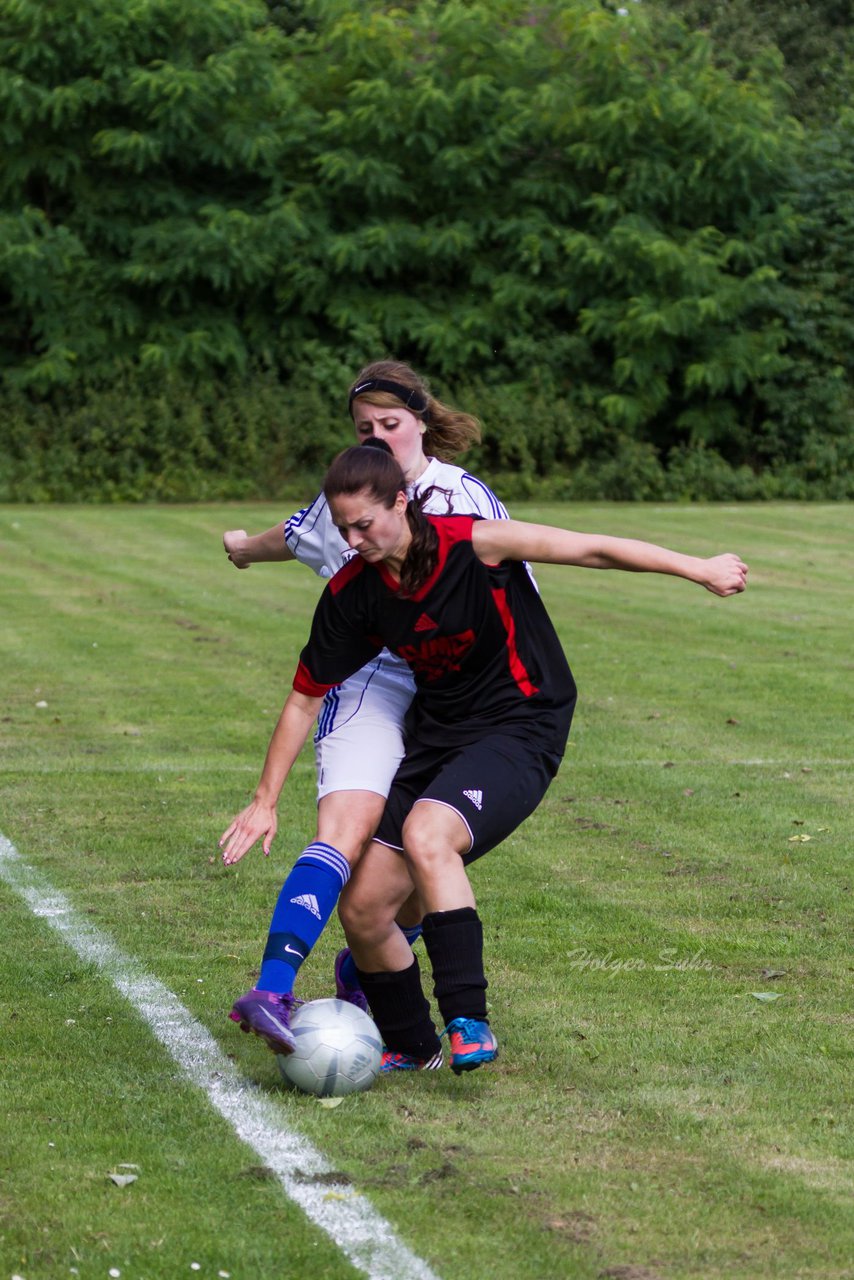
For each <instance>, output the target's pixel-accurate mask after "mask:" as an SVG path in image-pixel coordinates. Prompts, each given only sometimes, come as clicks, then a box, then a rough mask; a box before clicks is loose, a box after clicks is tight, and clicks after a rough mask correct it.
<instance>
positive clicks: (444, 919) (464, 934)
mask: <svg viewBox="0 0 854 1280" xmlns="http://www.w3.org/2000/svg"><path fill="white" fill-rule="evenodd" d="M423 936H424V946H425V947H426V948H427V954H428V956H429V957H430V964H431V965H432V967H433V983H434V986H433V994H434V995H435V997H436V1000H437V1003H438V1005H439V1011H440V1012H441V1014H442V1017H443V1018H444V1020H445V1026H446V1027H447V1026H448V1024H449V1023H451V1022H453V1020H454V1018H477V1020H478V1021H479V1022H488V1021H489V1019H488V1018H487V1016H486V987H487V982H486V977H485V975H484V972H483V925H482V924H481V922H480V917H479V916H478V914H477V911H476V910H475V909H474V907H460V908H459V909H458V910H456V911H433V912H431V913H430V915H427V916H425V917H424V935H423Z"/></svg>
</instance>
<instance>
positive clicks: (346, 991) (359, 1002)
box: [335, 947, 371, 1014]
mask: <svg viewBox="0 0 854 1280" xmlns="http://www.w3.org/2000/svg"><path fill="white" fill-rule="evenodd" d="M349 958H350V948H349V947H345V948H344V950H343V951H339V952H338V955H337V956H336V957H335V994H336V996H337V997H338V999H339V1000H344V1001H345V1002H346V1003H347V1004H354V1005H355V1006H356V1008H357V1009H361V1010H362V1013H367V1014H370V1012H371V1011H370V1009H369V1008H368V1001H367V999H366V997H365V993H364V991H363V990H362V988H361V987H360V986H358V985H357V984H354V985H350V984H348V983H347V982H346V981H345V979H344V976H343V974H342V970H343V968H344V965H345V963H346V962H347V961H348V960H349Z"/></svg>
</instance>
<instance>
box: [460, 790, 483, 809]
mask: <svg viewBox="0 0 854 1280" xmlns="http://www.w3.org/2000/svg"><path fill="white" fill-rule="evenodd" d="M463 795H464V796H465V798H466V800H471V802H472V804H473V805H474V807H475V809H477V811H478V812H480V810H481V809H482V808H483V792H482V791H464V792H463Z"/></svg>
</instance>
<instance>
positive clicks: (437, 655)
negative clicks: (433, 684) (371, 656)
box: [398, 630, 474, 680]
mask: <svg viewBox="0 0 854 1280" xmlns="http://www.w3.org/2000/svg"><path fill="white" fill-rule="evenodd" d="M473 644H474V632H473V631H471V630H469V631H462V632H460V634H459V635H457V636H435V637H434V638H433V639H432V640H422V642H421V644H419V645H414V644H404V645H401V647H400V648H399V649H398V653H399V654H400V656H401V658H403V659H404V660H405V661H406V662H407V663H408V664H409V666H410V667H411V668H412V670H413V671H414V672H415V673H416V674H417V675H420V676H423V677H424V679H425V680H440V679H441V678H442V676H445V675H447V674H448V672H449V671H459V669H460V664H461V662H462V660H463V658H464V657H465V656H466V654H467V653H468V651H469V649H470V648H471V647H472V645H473Z"/></svg>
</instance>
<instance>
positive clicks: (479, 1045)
mask: <svg viewBox="0 0 854 1280" xmlns="http://www.w3.org/2000/svg"><path fill="white" fill-rule="evenodd" d="M442 1035H443V1036H447V1037H448V1042H449V1044H450V1046H451V1062H450V1066H451V1070H452V1071H453V1072H454V1074H455V1075H459V1074H460V1072H461V1071H474V1069H475V1068H476V1067H482V1066H483V1064H484V1063H485V1062H494V1061H495V1059H496V1058H497V1057H498V1041H497V1040H496V1039H495V1036H494V1035H493V1033H492V1029H491V1027H490V1025H489V1023H488V1022H479V1021H478V1019H477V1018H454V1020H453V1022H449V1023H448V1025H447V1026H446V1027H445V1030H444V1031H443V1032H442Z"/></svg>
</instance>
